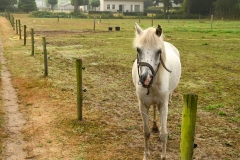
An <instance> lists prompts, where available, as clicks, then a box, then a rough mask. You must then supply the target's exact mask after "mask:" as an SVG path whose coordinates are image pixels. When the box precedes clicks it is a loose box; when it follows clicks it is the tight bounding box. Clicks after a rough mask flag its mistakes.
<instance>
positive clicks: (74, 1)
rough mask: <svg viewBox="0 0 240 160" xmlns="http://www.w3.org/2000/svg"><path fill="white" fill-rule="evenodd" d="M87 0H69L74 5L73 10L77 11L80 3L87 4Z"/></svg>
mask: <svg viewBox="0 0 240 160" xmlns="http://www.w3.org/2000/svg"><path fill="white" fill-rule="evenodd" d="M88 4H89V0H71V5H73V6H74V12H75V13H77V12H79V10H78V7H79V6H82V5H88Z"/></svg>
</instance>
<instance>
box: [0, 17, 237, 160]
mask: <svg viewBox="0 0 240 160" xmlns="http://www.w3.org/2000/svg"><path fill="white" fill-rule="evenodd" d="M14 17H15V18H19V19H21V24H22V25H27V27H28V28H27V35H28V37H27V46H23V40H19V35H16V32H15V31H13V30H12V29H11V28H10V24H9V25H8V27H7V28H3V27H1V28H0V31H1V32H2V35H3V40H4V41H3V43H4V55H5V56H6V57H7V58H8V67H9V69H10V71H11V73H12V75H13V83H14V86H15V87H16V88H17V89H18V94H19V99H20V104H21V110H22V112H23V113H25V116H26V117H27V119H29V121H30V122H31V123H34V124H35V125H34V127H32V125H30V124H29V125H27V126H26V130H24V132H23V133H24V134H25V136H26V140H27V141H28V142H29V144H31V145H30V146H31V147H29V148H27V150H29V154H30V155H31V154H32V155H34V156H35V157H37V158H39V159H44V158H50V159H54V158H55V159H66V158H70V159H141V158H142V155H143V135H142V122H141V117H140V114H139V111H138V106H137V98H136V95H135V89H134V86H133V84H132V79H131V67H132V64H133V61H134V60H135V59H136V51H135V50H136V49H135V48H133V47H132V41H133V38H134V35H135V29H134V22H138V19H114V20H113V19H102V22H101V23H100V22H99V23H98V21H99V20H98V19H97V20H96V31H95V32H94V31H93V19H60V22H57V19H36V18H29V17H28V15H17V14H16V15H14ZM157 24H160V25H161V26H162V28H163V33H164V35H165V40H166V41H168V42H170V43H172V44H173V45H175V46H176V47H177V48H178V49H179V51H180V54H181V62H182V76H181V80H180V84H179V86H178V87H177V89H176V91H175V92H174V94H173V97H172V104H170V106H169V116H168V132H169V141H168V148H167V155H168V157H169V159H179V146H180V134H181V133H180V128H181V114H180V113H181V111H182V106H183V100H182V95H183V94H187V93H195V94H197V95H198V97H199V98H198V111H197V116H198V117H197V125H196V136H195V137H196V139H195V141H196V143H197V144H198V149H197V150H195V152H194V156H195V158H196V159H224V160H227V159H231V160H237V159H239V158H240V156H239V152H240V147H239V143H240V131H239V126H240V116H239V115H240V101H239V99H240V96H239V90H240V74H239V73H240V54H239V53H240V45H239V42H240V25H239V24H240V22H239V21H214V23H213V26H212V29H211V28H210V27H211V26H210V20H207V19H203V20H201V21H200V22H199V20H170V22H169V23H168V21H167V20H162V19H159V20H154V26H157ZM150 25H151V19H144V20H141V23H140V26H141V27H142V28H143V29H145V28H147V27H149V26H150ZM115 26H120V27H121V30H120V31H115V28H114V27H115ZM108 27H113V31H108ZM30 28H33V29H34V31H35V41H36V42H35V55H34V56H31V44H30ZM6 30H8V32H7V33H8V34H3V33H4V32H6ZM42 37H46V39H47V42H49V44H48V45H47V51H48V63H49V77H47V78H44V77H43V72H44V71H43V55H42V44H41V43H42V41H41V39H42ZM76 58H81V59H82V60H83V66H85V67H86V70H85V71H83V88H85V89H87V92H86V93H84V102H83V105H84V108H83V117H84V120H83V121H82V122H79V121H77V120H76V79H75V74H76V73H75V72H76V71H75V59H76ZM41 122H42V123H41ZM150 125H152V119H150ZM158 125H159V124H158ZM33 133H34V134H33ZM27 137H28V138H27ZM150 148H151V159H157V158H156V157H159V156H160V151H159V150H161V145H160V144H158V141H157V135H156V134H152V135H151V138H150ZM159 148H160V149H159ZM59 150H60V151H59Z"/></svg>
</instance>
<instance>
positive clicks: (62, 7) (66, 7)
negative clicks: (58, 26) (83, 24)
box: [59, 2, 74, 12]
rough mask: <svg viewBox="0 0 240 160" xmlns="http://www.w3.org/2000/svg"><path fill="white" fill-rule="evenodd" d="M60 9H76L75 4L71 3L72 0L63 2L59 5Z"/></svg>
mask: <svg viewBox="0 0 240 160" xmlns="http://www.w3.org/2000/svg"><path fill="white" fill-rule="evenodd" d="M59 9H60V11H61V12H70V11H73V10H74V6H72V5H71V3H70V2H68V3H65V4H61V5H59Z"/></svg>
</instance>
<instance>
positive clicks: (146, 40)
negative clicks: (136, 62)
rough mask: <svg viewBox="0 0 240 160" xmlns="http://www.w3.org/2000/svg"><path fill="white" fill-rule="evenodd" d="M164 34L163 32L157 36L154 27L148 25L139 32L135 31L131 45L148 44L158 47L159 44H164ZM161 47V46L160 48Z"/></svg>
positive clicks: (151, 46)
mask: <svg viewBox="0 0 240 160" xmlns="http://www.w3.org/2000/svg"><path fill="white" fill-rule="evenodd" d="M163 43H164V36H163V34H162V35H161V36H160V37H158V36H157V35H156V28H153V27H149V28H148V29H146V30H143V31H142V32H141V33H140V34H138V33H137V31H136V37H135V39H134V41H133V46H134V47H135V48H136V47H140V48H141V46H148V47H150V48H153V49H159V48H160V46H162V47H163V46H164V44H163ZM162 47H161V48H162Z"/></svg>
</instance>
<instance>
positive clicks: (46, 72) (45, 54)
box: [42, 37, 48, 76]
mask: <svg viewBox="0 0 240 160" xmlns="http://www.w3.org/2000/svg"><path fill="white" fill-rule="evenodd" d="M42 45H43V54H44V75H45V76H48V61H47V43H46V38H45V37H42Z"/></svg>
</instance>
